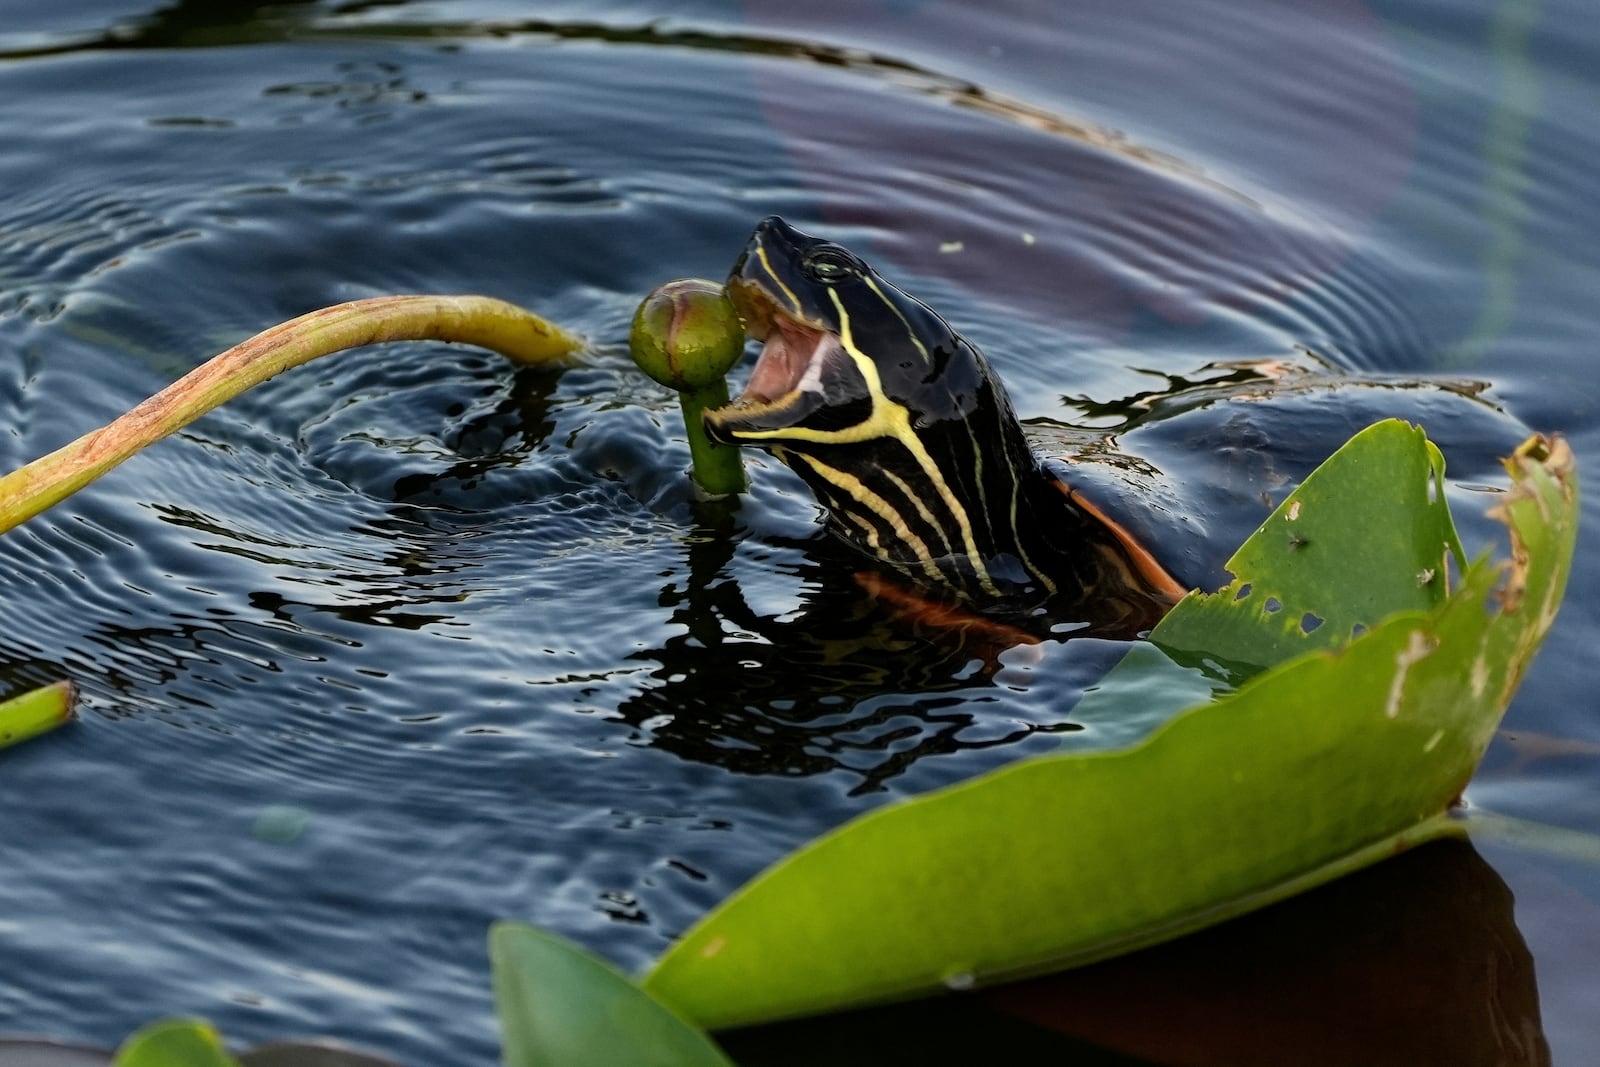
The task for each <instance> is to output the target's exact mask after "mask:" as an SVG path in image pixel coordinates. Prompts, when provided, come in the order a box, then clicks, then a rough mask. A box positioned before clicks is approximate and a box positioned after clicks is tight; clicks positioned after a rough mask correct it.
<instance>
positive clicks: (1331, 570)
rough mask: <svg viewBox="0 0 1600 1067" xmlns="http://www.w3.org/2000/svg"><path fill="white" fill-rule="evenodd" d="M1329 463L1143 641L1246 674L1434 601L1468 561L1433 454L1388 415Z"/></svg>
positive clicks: (1417, 433)
mask: <svg viewBox="0 0 1600 1067" xmlns="http://www.w3.org/2000/svg"><path fill="white" fill-rule="evenodd" d="M1328 462H1329V463H1330V464H1337V465H1338V466H1339V468H1340V474H1341V477H1340V478H1339V479H1337V480H1330V479H1327V478H1309V479H1307V480H1306V482H1305V484H1303V485H1301V486H1300V488H1299V489H1298V490H1296V491H1295V492H1294V493H1292V494H1290V496H1289V498H1288V499H1287V500H1285V501H1284V502H1283V503H1282V504H1281V505H1279V506H1278V508H1277V510H1276V511H1274V512H1273V513H1272V515H1271V516H1269V517H1268V519H1267V521H1266V522H1264V523H1262V524H1261V526H1260V527H1259V528H1257V530H1256V532H1255V533H1254V534H1252V535H1251V536H1250V538H1249V540H1247V541H1246V542H1245V543H1244V545H1243V547H1241V548H1240V549H1239V551H1238V552H1235V553H1234V554H1233V558H1232V559H1230V560H1228V564H1227V567H1228V573H1230V574H1232V575H1233V576H1234V580H1233V581H1232V582H1231V583H1230V584H1229V585H1227V586H1225V587H1224V588H1222V589H1221V590H1219V591H1217V592H1216V593H1214V594H1212V595H1209V596H1206V595H1199V594H1191V595H1190V596H1189V597H1187V598H1185V600H1184V601H1183V603H1182V604H1180V605H1179V606H1178V607H1177V608H1176V609H1175V610H1173V611H1172V612H1171V613H1170V614H1168V615H1167V617H1166V618H1165V619H1162V620H1161V623H1160V624H1159V625H1158V626H1157V627H1156V628H1155V630H1154V631H1153V632H1152V633H1151V635H1150V639H1151V640H1152V641H1154V642H1156V643H1157V644H1159V645H1160V646H1162V648H1164V649H1166V650H1167V651H1168V652H1169V653H1172V654H1173V655H1174V658H1176V659H1179V660H1186V659H1198V658H1203V659H1210V660H1213V661H1216V662H1221V663H1227V664H1229V665H1230V666H1232V667H1234V668H1236V671H1235V673H1236V674H1237V673H1245V674H1249V673H1254V670H1259V669H1260V668H1262V667H1270V666H1272V665H1274V664H1277V663H1281V662H1283V661H1284V660H1286V659H1289V658H1291V657H1293V656H1297V655H1300V654H1301V653H1303V652H1307V651H1309V650H1311V649H1313V648H1331V647H1333V646H1335V645H1338V644H1341V643H1343V642H1345V641H1348V640H1349V639H1350V637H1351V636H1352V634H1354V633H1355V632H1356V631H1357V628H1358V627H1359V628H1366V627H1370V626H1372V625H1373V624H1374V623H1376V622H1377V621H1378V620H1380V619H1381V618H1383V617H1384V616H1385V615H1389V614H1393V613H1394V612H1397V611H1408V610H1409V611H1426V610H1428V609H1430V608H1433V607H1436V606H1438V605H1439V604H1441V603H1443V601H1444V599H1445V598H1446V596H1448V595H1449V589H1450V582H1451V580H1452V576H1453V575H1459V574H1460V573H1461V572H1462V571H1463V569H1464V568H1465V564H1466V559H1465V557H1464V555H1463V553H1462V549H1461V542H1460V540H1459V539H1458V538H1457V536H1456V528H1455V523H1453V522H1452V521H1451V519H1450V509H1449V507H1448V506H1447V505H1446V504H1445V500H1444V457H1442V456H1441V455H1440V454H1439V450H1438V449H1437V448H1435V447H1434V446H1433V444H1432V443H1431V442H1429V441H1428V440H1427V439H1426V438H1425V437H1424V436H1423V433H1422V431H1421V430H1420V429H1418V428H1417V427H1415V426H1411V425H1409V424H1407V423H1403V422H1398V421H1393V420H1391V421H1388V422H1380V423H1377V424H1376V425H1374V426H1370V427H1368V428H1367V429H1366V430H1363V431H1362V432H1361V433H1360V434H1358V435H1357V436H1356V437H1355V438H1353V439H1352V440H1351V441H1350V442H1349V443H1348V444H1346V445H1345V446H1344V448H1342V449H1340V450H1339V452H1337V453H1335V454H1334V455H1333V457H1331V458H1330V459H1329V461H1328ZM1252 668H1253V669H1254V670H1253V669H1252Z"/></svg>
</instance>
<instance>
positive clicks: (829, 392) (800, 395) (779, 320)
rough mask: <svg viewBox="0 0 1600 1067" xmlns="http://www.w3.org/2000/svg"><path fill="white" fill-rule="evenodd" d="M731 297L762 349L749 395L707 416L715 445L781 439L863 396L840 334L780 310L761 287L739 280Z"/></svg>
mask: <svg viewBox="0 0 1600 1067" xmlns="http://www.w3.org/2000/svg"><path fill="white" fill-rule="evenodd" d="M728 296H729V298H730V299H731V300H732V301H733V306H734V308H735V309H736V310H737V311H738V312H739V318H740V320H741V321H742V322H743V323H744V327H745V331H746V332H747V333H748V334H749V335H750V336H751V337H753V338H755V339H756V340H757V341H760V342H762V348H761V355H760V357H759V358H757V360H756V365H755V369H754V370H753V371H751V372H750V379H749V381H748V382H747V383H746V384H745V388H744V392H742V393H740V394H739V396H738V397H737V398H735V399H734V401H733V402H732V403H731V404H728V405H727V406H726V407H721V408H715V409H713V410H710V411H707V412H706V414H705V420H706V428H707V430H708V431H709V433H710V435H711V437H712V439H713V440H716V441H720V442H721V443H723V444H742V443H752V442H755V443H759V442H760V441H761V440H763V439H767V438H778V437H782V436H783V434H782V431H784V430H787V429H790V428H793V427H796V426H799V425H800V424H801V423H803V422H805V421H806V420H807V419H808V418H810V417H811V416H812V415H814V414H815V413H817V412H818V411H821V410H823V409H825V408H828V407H830V406H835V405H839V404H843V403H848V402H849V401H851V400H854V399H856V398H857V397H859V396H860V395H861V394H862V393H863V387H862V384H861V382H860V372H859V371H858V370H857V369H856V367H855V361H854V360H852V359H851V358H850V356H849V354H848V353H847V352H846V351H845V350H844V346H843V345H842V344H841V343H840V341H839V335H838V334H837V333H836V332H834V331H833V330H831V329H829V328H828V327H827V326H824V325H822V324H819V323H815V322H810V321H807V320H805V319H802V318H800V317H798V316H797V315H795V314H794V313H793V312H790V311H788V310H787V309H785V308H783V307H780V306H779V304H778V301H777V300H776V299H775V298H774V297H773V296H772V294H771V293H770V292H768V291H767V289H766V288H765V287H764V286H762V285H760V284H759V283H757V282H754V281H751V280H748V279H745V278H734V279H733V280H731V281H730V282H729V284H728Z"/></svg>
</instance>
